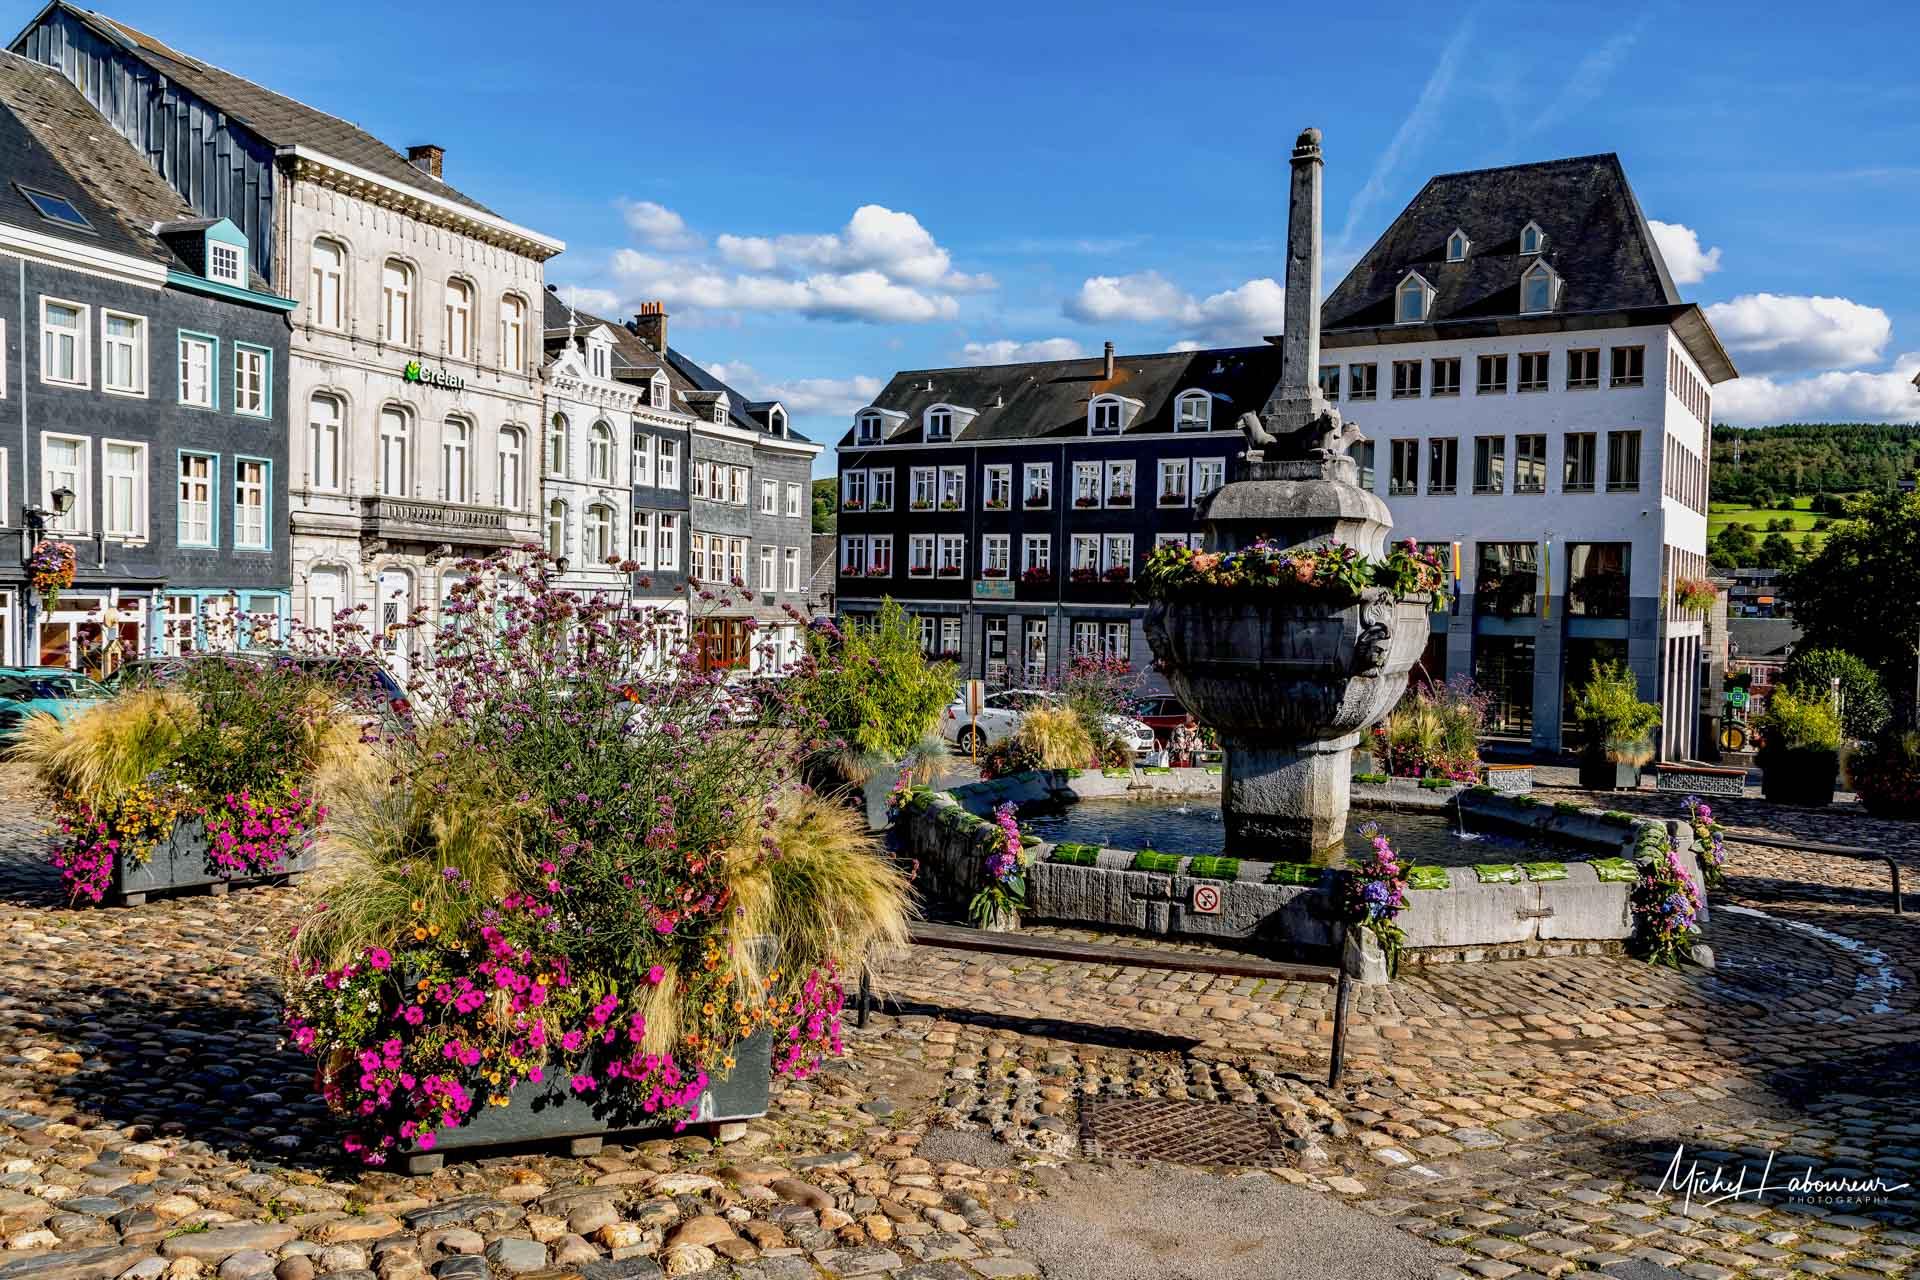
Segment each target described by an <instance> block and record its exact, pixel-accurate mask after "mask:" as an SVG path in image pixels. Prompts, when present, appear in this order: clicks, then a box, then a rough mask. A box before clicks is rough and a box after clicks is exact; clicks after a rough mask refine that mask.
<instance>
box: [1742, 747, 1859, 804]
mask: <svg viewBox="0 0 1920 1280" xmlns="http://www.w3.org/2000/svg"><path fill="white" fill-rule="evenodd" d="M1839 782H1840V753H1839V752H1837V751H1793V750H1789V749H1787V748H1784V747H1782V748H1776V749H1772V750H1763V751H1762V752H1761V753H1760V794H1761V795H1763V796H1765V797H1766V798H1767V799H1768V800H1771V801H1773V802H1774V803H1775V804H1797V805H1803V806H1806V807H1808V808H1816V809H1817V808H1821V807H1823V806H1826V805H1830V804H1832V803H1833V793H1834V790H1835V788H1836V787H1837V786H1838V785H1839Z"/></svg>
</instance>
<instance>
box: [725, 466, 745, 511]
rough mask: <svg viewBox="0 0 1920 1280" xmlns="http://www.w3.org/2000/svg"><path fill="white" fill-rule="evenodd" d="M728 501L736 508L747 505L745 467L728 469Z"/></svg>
mask: <svg viewBox="0 0 1920 1280" xmlns="http://www.w3.org/2000/svg"><path fill="white" fill-rule="evenodd" d="M727 500H728V501H729V502H731V503H733V505H734V506H736V507H744V506H746V505H747V469H746V468H745V467H729V468H728V469H727Z"/></svg>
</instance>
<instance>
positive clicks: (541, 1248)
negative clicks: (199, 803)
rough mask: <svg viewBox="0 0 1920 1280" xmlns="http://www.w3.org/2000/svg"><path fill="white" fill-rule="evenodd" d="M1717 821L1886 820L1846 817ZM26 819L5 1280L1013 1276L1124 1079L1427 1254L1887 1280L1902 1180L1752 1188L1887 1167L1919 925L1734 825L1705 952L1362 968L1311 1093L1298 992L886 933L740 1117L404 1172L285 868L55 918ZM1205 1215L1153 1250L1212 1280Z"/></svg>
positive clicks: (13, 951)
mask: <svg viewBox="0 0 1920 1280" xmlns="http://www.w3.org/2000/svg"><path fill="white" fill-rule="evenodd" d="M1619 801H1620V803H1619V807H1622V808H1626V807H1636V806H1638V805H1648V806H1660V805H1667V804H1671V803H1675V802H1674V801H1673V800H1671V799H1670V798H1668V797H1662V796H1656V795H1653V794H1652V793H1637V794H1634V795H1631V796H1625V797H1620V798H1619ZM1725 816H1726V817H1727V818H1728V819H1730V820H1731V822H1730V825H1732V826H1734V827H1735V828H1738V829H1746V828H1747V827H1748V826H1749V825H1758V826H1767V827H1770V828H1771V829H1772V830H1774V831H1784V830H1793V829H1798V830H1802V831H1803V832H1804V834H1807V835H1817V837H1818V838H1820V839H1823V840H1829V841H1838V842H1846V843H1859V844H1874V843H1876V842H1877V843H1880V844H1882V845H1885V846H1887V847H1891V848H1897V849H1900V850H1902V851H1905V850H1908V849H1910V848H1911V847H1912V842H1913V837H1912V836H1911V835H1910V834H1907V833H1906V832H1905V831H1904V829H1902V830H1901V832H1900V835H1899V837H1898V839H1897V840H1890V839H1888V838H1886V837H1885V836H1884V834H1883V833H1882V832H1880V831H1879V830H1878V827H1879V826H1880V825H1882V824H1874V823H1872V822H1871V820H1868V819H1865V818H1863V817H1858V816H1854V815H1853V814H1851V813H1849V812H1847V811H1846V810H1845V809H1839V810H1835V811H1833V812H1831V813H1829V814H1827V815H1824V816H1822V817H1820V818H1819V819H1817V820H1816V821H1815V824H1814V825H1815V828H1817V829H1811V828H1807V827H1806V826H1805V825H1804V824H1806V823H1807V822H1808V819H1806V817H1805V815H1798V814H1796V815H1793V817H1792V819H1791V820H1789V819H1787V818H1782V817H1778V816H1777V815H1774V814H1772V813H1771V812H1769V811H1767V810H1765V809H1763V807H1762V806H1761V805H1760V803H1759V802H1757V801H1753V802H1747V803H1742V804H1737V805H1736V804H1729V805H1727V806H1726V813H1725ZM1885 825H1892V824H1885ZM41 839H42V837H41V835H40V832H39V820H38V817H37V812H36V807H35V804H34V801H33V799H32V797H31V795H30V794H29V793H28V792H27V790H26V789H25V787H24V785H23V783H22V780H21V778H20V775H19V773H18V771H17V770H13V769H7V770H3V771H0V1280H115V1278H116V1277H120V1276H129V1277H132V1278H133V1280H163V1278H165V1280H195V1278H196V1277H201V1276H206V1277H209V1280H211V1277H214V1276H217V1277H218V1280H265V1277H267V1276H269V1275H271V1276H274V1277H275V1280H313V1278H314V1277H316V1276H332V1277H336V1280H424V1277H425V1276H426V1275H427V1274H428V1273H431V1274H432V1275H433V1276H434V1277H435V1278H436V1280H486V1278H487V1277H488V1276H489V1275H515V1274H522V1275H530V1276H533V1277H535V1280H562V1277H574V1276H577V1277H581V1278H582V1280H626V1278H628V1277H633V1278H639V1277H648V1276H653V1275H656V1274H660V1273H661V1272H663V1271H664V1272H665V1273H666V1274H671V1275H684V1274H711V1275H712V1276H714V1277H720V1276H727V1275H738V1276H753V1277H767V1278H769V1280H788V1278H792V1280H801V1278H807V1280H816V1278H818V1277H833V1276H866V1275H872V1276H893V1277H896V1278H897V1280H980V1278H983V1277H1017V1276H1022V1275H1040V1274H1044V1269H1045V1268H1046V1266H1047V1265H1048V1261H1049V1259H1048V1257H1047V1255H1046V1252H1045V1250H1044V1249H1042V1248H1040V1247H1038V1246H1036V1247H1034V1248H1031V1249H1025V1250H1023V1249H1019V1248H1016V1247H1015V1246H1014V1245H1013V1244H1012V1243H1011V1242H1010V1240H1011V1239H1014V1238H1018V1237H1019V1235H1020V1233H1019V1232H1018V1231H1016V1230H1015V1227H1016V1224H1017V1223H1018V1222H1019V1221H1020V1219H1021V1216H1022V1212H1023V1205H1026V1204H1028V1203H1030V1202H1031V1201H1032V1199H1033V1198H1034V1197H1037V1196H1048V1195H1050V1194H1053V1190H1054V1189H1055V1188H1059V1187H1062V1186H1063V1185H1064V1183H1065V1182H1067V1181H1070V1180H1071V1179H1072V1178H1074V1177H1076V1176H1078V1174H1077V1171H1079V1170H1081V1169H1084V1168H1085V1167H1086V1161H1087V1157H1086V1156H1085V1154H1084V1152H1083V1150H1082V1146H1081V1141H1080V1132H1081V1130H1080V1124H1081V1120H1082V1117H1083V1115H1084V1114H1086V1113H1087V1110H1088V1108H1089V1104H1093V1103H1098V1102H1102V1101H1108V1100H1113V1099H1120V1098H1141V1099H1166V1100H1171V1101H1175V1102H1178V1101H1188V1102H1195V1103H1232V1104H1238V1105H1239V1106H1241V1107H1242V1108H1245V1109H1247V1110H1246V1111H1245V1112H1244V1114H1249V1115H1256V1116H1258V1117H1261V1118H1262V1122H1263V1123H1265V1124H1268V1125H1269V1126H1270V1127H1271V1129H1272V1132H1273V1135H1274V1138H1275V1141H1274V1143H1273V1144H1272V1147H1271V1150H1270V1151H1269V1152H1268V1153H1267V1154H1266V1155H1264V1156H1262V1157H1261V1158H1262V1159H1263V1160H1265V1161H1267V1163H1265V1164H1264V1165H1262V1166H1261V1167H1260V1168H1259V1169H1257V1170H1254V1171H1251V1173H1252V1176H1256V1177H1265V1178H1270V1179H1274V1180H1278V1181H1283V1182H1286V1183H1289V1184H1292V1185H1293V1186H1294V1187H1296V1188H1298V1189H1300V1190H1301V1191H1302V1192H1304V1193H1306V1194H1310V1195H1320V1196H1326V1197H1337V1198H1339V1199H1340V1200H1342V1201H1344V1202H1346V1203H1347V1204H1349V1205H1352V1206H1356V1207H1358V1208H1359V1209H1361V1210H1362V1211H1364V1212H1366V1213H1368V1214H1371V1215H1373V1216H1374V1217H1375V1218H1376V1219H1378V1220H1380V1221H1381V1222H1383V1223H1387V1224H1392V1225H1393V1226H1396V1227H1398V1228H1400V1229H1403V1230H1405V1231H1407V1232H1410V1233H1412V1235H1414V1236H1418V1237H1420V1238H1421V1240H1422V1241H1424V1242H1425V1244H1426V1246H1427V1254H1426V1255H1425V1256H1429V1257H1431V1258H1433V1259H1438V1263H1437V1265H1439V1266H1441V1267H1442V1268H1443V1272H1442V1274H1446V1275H1449V1276H1455V1275H1458V1276H1479V1277H1487V1278H1489V1280H1503V1278H1505V1277H1509V1276H1519V1277H1526V1276H1534V1275H1539V1276H1569V1275H1571V1276H1576V1277H1577V1276H1582V1275H1587V1274H1590V1273H1596V1272H1611V1271H1613V1270H1614V1269H1615V1268H1622V1267H1625V1268H1629V1269H1631V1268H1635V1267H1638V1268H1642V1270H1640V1271H1639V1272H1638V1274H1643V1275H1661V1274H1667V1272H1665V1271H1663V1270H1652V1269H1650V1268H1671V1269H1673V1270H1674V1271H1677V1272H1679V1273H1681V1274H1685V1275H1688V1276H1692V1277H1696V1278H1697V1280H1725V1278H1728V1277H1734V1276H1753V1277H1762V1278H1769V1280H1770V1278H1772V1277H1785V1276H1795V1277H1798V1276H1830V1277H1837V1278H1838V1280H1852V1278H1854V1277H1864V1276H1902V1275H1907V1274H1909V1273H1910V1272H1911V1273H1913V1274H1920V1266H1916V1265H1915V1256H1916V1254H1915V1251H1916V1248H1920V1206H1917V1205H1916V1200H1915V1197H1914V1194H1913V1192H1912V1190H1911V1189H1908V1190H1902V1191H1893V1192H1889V1193H1887V1194H1884V1195H1879V1196H1873V1197H1864V1198H1862V1197H1856V1196H1850V1195H1847V1194H1844V1193H1842V1194H1836V1195H1833V1196H1828V1197H1826V1198H1825V1199H1824V1200H1820V1199H1817V1198H1816V1199H1815V1200H1811V1201H1809V1200H1805V1199H1802V1200H1795V1199H1794V1198H1793V1197H1792V1196H1791V1195H1789V1194H1788V1193H1787V1192H1786V1191H1784V1190H1782V1189H1781V1188H1780V1184H1784V1183H1786V1182H1787V1181H1788V1179H1789V1178H1790V1177H1791V1176H1792V1174H1793V1173H1794V1172H1795V1171H1796V1170H1800V1169H1804V1168H1811V1169H1812V1170H1813V1172H1814V1173H1815V1174H1816V1175H1817V1176H1818V1177H1820V1178H1823V1179H1828V1180H1835V1179H1846V1178H1854V1179H1860V1178H1869V1177H1877V1178H1880V1179H1884V1180H1887V1181H1889V1182H1894V1183H1898V1182H1905V1181H1908V1180H1910V1179H1913V1178H1915V1177H1916V1176H1920V1114H1916V1111H1915V1109H1914V1107H1913V1103H1912V1099H1913V1097H1914V1096H1915V1092H1916V1086H1917V1085H1920V1049H1916V1031H1920V1018H1917V1016H1916V1015H1917V1014H1920V1000H1916V994H1915V993H1916V991H1920V932H1917V930H1916V925H1917V924H1920V917H1916V916H1905V917H1896V916H1894V915H1893V914H1892V913H1891V911H1890V910H1888V903H1887V894H1886V886H1885V875H1886V873H1885V868H1884V866H1881V865H1879V864H1875V863H1869V862H1859V861H1852V860H1845V859H1838V858H1831V857H1814V856H1809V855H1806V854H1800V853H1794V852H1789V851H1783V850H1773V849H1761V848H1757V847H1754V846H1749V845H1735V846H1734V849H1733V853H1734V857H1735V870H1734V874H1733V878H1732V881H1731V883H1730V885H1729V887H1728V890H1727V891H1726V892H1725V893H1723V894H1722V895H1720V896H1718V897H1717V898H1716V900H1715V919H1714V924H1713V928H1712V931H1711V937H1710V941H1711V942H1712V944H1713V947H1714V950H1715V952H1716V954H1717V956H1718V959H1719V967H1718V968H1717V969H1715V970H1713V971H1710V972H1709V971H1702V970H1697V969H1695V970H1687V971H1684V972H1672V971H1666V970H1656V969H1652V968H1649V967H1647V966H1645V965H1643V964H1640V963H1638V962H1634V961H1630V960H1626V959H1622V958H1619V957H1614V956H1607V955H1579V956H1563V957H1553V958H1538V959H1528V960H1510V961H1499V962H1487V963H1480V964H1449V965H1430V966H1418V965H1415V966H1409V968H1408V970H1407V972H1405V973H1404V974H1403V976H1402V977H1401V979H1400V980H1399V981H1397V982H1395V983H1394V984H1392V985H1390V986H1386V987H1378V988H1362V989H1359V991H1358V994H1357V998H1356V1000H1355V1009H1354V1015H1355V1016H1354V1027H1353V1034H1352V1038H1351V1040H1350V1045H1349V1071H1348V1077H1347V1080H1346V1081H1345V1083H1344V1084H1343V1085H1342V1086H1341V1087H1339V1088H1337V1089H1329V1088H1328V1087H1327V1086H1326V1085H1325V1079H1324V1078H1325V1055H1326V1046H1327V1043H1328V1038H1329V1034H1330V1029H1331V1009H1330V999H1331V995H1330V992H1329V991H1328V990H1327V989H1326V988H1322V987H1317V986H1313V987H1310V986H1303V985H1296V984H1281V985H1273V984H1267V985H1262V984H1259V983H1254V982H1249V981H1240V980H1234V979H1227V978H1212V977H1208V976H1205V975H1170V974H1163V973H1157V972H1153V971H1143V970H1120V969H1114V968H1110V967H1101V966H1090V965H1064V964H1047V963H1041V962H1027V961H1020V960H1017V959H1016V960H1007V959H1005V958H997V957H976V956H968V955H961V954H959V953H952V952H941V951H932V950H918V951H915V952H912V953H911V954H909V955H905V956H901V957H898V958H895V959H894V960H893V961H891V962H890V963H889V964H888V966H887V973H886V982H885V984H884V985H885V986H886V988H887V989H888V994H889V996H890V997H891V999H890V1001H889V1003H888V1004H887V1005H886V1006H885V1007H884V1008H883V1010H882V1012H880V1013H879V1014H878V1015H876V1017H875V1019H874V1021H873V1025H872V1026H871V1027H870V1028H869V1029H867V1030H866V1031H864V1032H855V1033H852V1034H851V1036H850V1041H851V1053H850V1055H849V1057H848V1058H847V1059H845V1060H843V1061H842V1062H840V1063H838V1064H836V1065H834V1066H833V1067H831V1068H830V1069H828V1070H826V1071H824V1072H822V1073H821V1074H820V1075H818V1076H816V1077H815V1078H814V1079H812V1080H810V1081H808V1082H806V1084H805V1085H803V1086H800V1087H796V1088H793V1089H791V1090H789V1091H788V1092H786V1093H784V1094H782V1095H781V1096H779V1097H778V1098H777V1099H776V1100H775V1104H774V1107H773V1109H772V1111H771V1112H770V1114H769V1115H768V1117H767V1118H766V1119H765V1120H762V1121H756V1122H753V1123H752V1124H751V1125H749V1126H748V1127H747V1130H746V1132H745V1133H744V1134H743V1135H740V1136H738V1137H737V1138H736V1139H735V1140H734V1141H731V1142H728V1143H719V1142H717V1141H714V1140H712V1139H710V1138H708V1137H705V1136H696V1135H691V1134H689V1135H685V1136H683V1137H681V1138H679V1139H676V1140H671V1141H659V1142H651V1143H645V1144H640V1145H635V1146H629V1147H623V1148H614V1147H612V1146H609V1147H608V1148H607V1150H606V1151H605V1152H603V1153H601V1154H600V1155H597V1156H594V1157H591V1158H589V1159H586V1160H578V1159H568V1158H562V1157H558V1156H554V1155H549V1154H541V1153H533V1154H519V1155H510V1156H500V1157H495V1158H491V1159H486V1160H479V1161H470V1162H464V1163H462V1162H454V1163H450V1164H449V1166H448V1167H447V1168H446V1169H445V1170H443V1171H441V1172H439V1173H436V1174H433V1175H430V1176H426V1177H417V1178H409V1177H405V1176H401V1175H399V1174H395V1173H387V1172H366V1171H359V1170H354V1169H349V1168H345V1167H343V1166H340V1165H337V1164H334V1163H332V1162H331V1161H330V1159H329V1157H328V1155H327V1152H328V1150H329V1149H330V1146H331V1142H332V1134H331V1131H330V1128H329V1126H328V1124H327V1121H326V1118H325V1116H324V1114H323V1112H322V1110H321V1108H320V1107H319V1106H318V1104H317V1103H316V1102H315V1101H314V1100H313V1098H312V1095H311V1089H310V1068H309V1067H308V1065H307V1064H306V1063H305V1060H304V1059H302V1058H300V1057H299V1056H298V1055H296V1054H294V1053H292V1052H291V1051H290V1050H288V1049H286V1048H284V1047H282V1045H281V1044H280V1038H279V1035H278V1030H277V1027H278V1023H277V1017H276V1011H275V995H274V958H275V955H276V953H277V951H278V948H279V946H280V943H281V940H282V939H283V938H284V937H285V934H286V929H287V927H288V926H289V924H290V923H291V922H292V921H293V920H294V919H295V918H297V916H298V914H299V912H300V911H301V910H302V900H301V897H300V895H299V893H298V892H297V891H294V890H290V889H285V888H263V889H252V890H247V891H237V892H235V893H234V894H232V895H231V896H228V897H224V898H215V897H210V896H192V897H180V898H173V899H156V900H154V901H152V902H150V903H149V904H147V905H146V906H143V907H140V908H136V909H131V910H98V909H94V910H69V909H67V908H65V907H64V906H63V905H62V904H61V901H60V895H59V893H58V884H57V881H56V880H55V879H54V878H53V876H52V875H51V873H49V872H48V871H46V870H45V869H44V868H43V867H41V866H40V865H39V864H38V862H37V860H36V859H37V853H38V850H39V847H40V841H41ZM729 1136H732V1135H729ZM1677 1148H1684V1150H1685V1153H1686V1154H1685V1161H1686V1162H1692V1161H1694V1160H1696V1159H1697V1160H1698V1161H1699V1167H1700V1168H1701V1169H1702V1170H1707V1169H1710V1168H1712V1167H1714V1166H1720V1167H1722V1168H1723V1169H1724V1172H1725V1176H1726V1178H1727V1179H1728V1180H1729V1181H1730V1180H1731V1179H1732V1178H1733V1177H1734V1176H1735V1175H1736V1173H1737V1172H1738V1170H1739V1168H1740V1167H1741V1166H1742V1165H1743V1164H1744V1165H1745V1167H1746V1168H1747V1171H1748V1172H1747V1187H1748V1189H1749V1194H1748V1195H1747V1196H1745V1197H1743V1198H1740V1199H1735V1200H1726V1201H1723V1202H1721V1203H1719V1204H1709V1203H1707V1201H1708V1200H1709V1199H1710V1198H1711V1196H1710V1195H1709V1194H1707V1193H1704V1192H1702V1193H1701V1194H1698V1195H1696V1197H1695V1198H1694V1200H1693V1202H1692V1203H1691V1204H1689V1203H1687V1202H1686V1201H1685V1200H1684V1198H1683V1197H1680V1196H1678V1195H1676V1194H1674V1193H1673V1192H1672V1191H1671V1189H1670V1188H1664V1187H1663V1186H1662V1181H1663V1178H1664V1177H1665V1175H1667V1173H1668V1170H1669V1166H1670V1165H1671V1164H1672V1162H1673V1161H1674V1158H1675V1151H1676V1149H1677ZM1769 1155H1771V1156H1772V1157H1773V1159H1774V1165H1773V1169H1772V1172H1771V1175H1770V1178H1769V1182H1770V1185H1771V1187H1772V1188H1773V1189H1771V1190H1770V1191H1769V1192H1768V1193H1767V1194H1766V1195H1765V1196H1764V1197H1762V1198H1757V1199H1756V1198H1755V1197H1754V1196H1753V1195H1752V1194H1751V1190H1752V1188H1753V1187H1754V1184H1755V1182H1756V1180H1757V1179H1758V1178H1759V1177H1760V1175H1761V1171H1762V1169H1763V1167H1764V1166H1765V1164H1766V1161H1767V1159H1768V1157H1769ZM1714 1194H1718V1193H1714ZM1196 1225H1197V1226H1198V1225H1200V1224H1196ZM1232 1225H1233V1224H1231V1223H1218V1222H1210V1223H1207V1224H1204V1226H1205V1228H1206V1230H1205V1231H1197V1232H1196V1244H1195V1247H1194V1250H1193V1252H1192V1256H1191V1257H1188V1258H1181V1257H1178V1256H1173V1257H1168V1258H1166V1259H1163V1261H1162V1262H1161V1264H1160V1265H1159V1267H1158V1269H1157V1270H1156V1271H1155V1273H1154V1274H1156V1275H1162V1276H1171V1277H1179V1276H1185V1275H1193V1276H1196V1277H1199V1276H1211V1275H1213V1274H1215V1272H1214V1271H1212V1270H1210V1269H1209V1265H1208V1260H1207V1256H1206V1250H1207V1249H1209V1248H1230V1247H1232V1241H1231V1239H1230V1238H1228V1237H1230V1235H1231V1230H1232ZM1223 1232H1224V1233H1225V1235H1223ZM1010 1233H1011V1235H1010ZM1056 1265H1058V1266H1064V1264H1063V1263H1059V1262H1056ZM1621 1274H1623V1275H1625V1274H1634V1272H1632V1271H1631V1270H1628V1271H1623V1272H1622V1273H1621Z"/></svg>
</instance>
